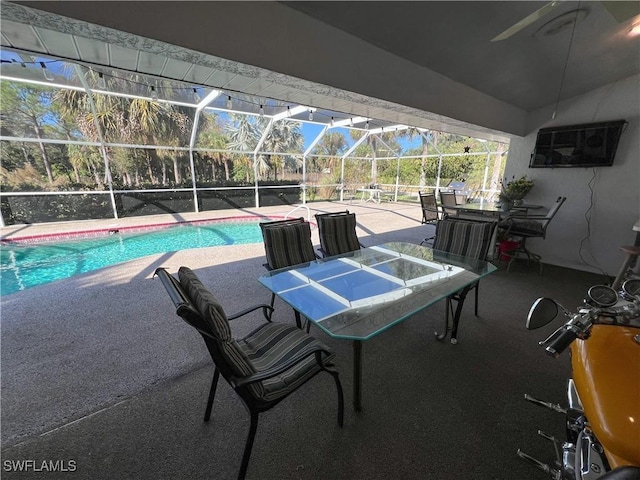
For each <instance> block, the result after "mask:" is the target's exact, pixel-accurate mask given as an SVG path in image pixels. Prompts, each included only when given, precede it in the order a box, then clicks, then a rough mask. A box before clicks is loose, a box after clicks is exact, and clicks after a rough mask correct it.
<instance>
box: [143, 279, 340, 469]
mask: <svg viewBox="0 0 640 480" xmlns="http://www.w3.org/2000/svg"><path fill="white" fill-rule="evenodd" d="M155 275H157V276H158V277H159V278H160V280H161V282H162V284H163V286H164V288H165V290H166V291H167V293H168V294H169V297H170V298H171V300H172V302H173V304H174V306H175V308H176V314H177V315H178V316H180V317H181V318H182V319H183V320H184V321H185V322H187V323H188V324H189V325H190V326H192V327H193V328H195V329H196V330H197V331H198V333H200V335H201V336H202V339H203V340H204V343H205V345H206V346H207V350H208V351H209V355H210V356H211V359H212V360H213V364H214V371H213V380H212V382H211V388H210V390H209V397H208V400H207V405H206V409H205V414H204V421H205V422H208V421H209V418H210V417H211V408H212V406H213V400H214V397H215V393H216V387H217V384H218V379H219V377H220V374H222V377H223V378H224V379H225V380H226V381H227V383H229V385H230V386H231V388H233V390H234V391H235V392H236V394H237V395H238V396H239V397H240V400H241V401H242V402H243V403H244V405H245V406H246V408H247V410H248V411H249V415H250V417H251V423H250V426H249V434H248V436H247V440H246V443H245V447H244V453H243V455H242V463H241V465H240V472H239V473H238V479H239V480H243V479H244V478H245V475H246V473H247V468H248V465H249V458H250V457H251V450H252V448H253V443H254V440H255V436H256V431H257V428H258V416H259V414H260V413H262V412H265V411H267V410H269V409H271V408H273V407H275V406H276V405H277V404H278V403H280V402H281V401H282V400H284V399H285V398H287V397H288V396H289V395H290V394H292V393H293V392H295V391H296V390H297V389H298V388H299V387H301V386H302V385H304V384H305V383H306V382H308V381H309V380H311V379H312V378H313V377H315V376H316V375H317V374H318V373H320V372H327V373H329V374H330V375H331V376H332V377H333V379H334V381H335V384H336V389H337V393H338V425H339V426H340V427H342V425H343V418H344V398H343V393H342V385H341V383H340V377H339V375H338V371H337V370H336V369H335V367H334V365H333V363H332V362H333V359H334V356H335V354H334V353H333V352H332V351H331V349H330V348H329V347H327V346H326V345H324V344H323V343H322V342H320V341H318V340H316V339H315V338H314V337H312V336H310V335H309V334H308V333H305V332H303V331H302V330H300V329H299V328H296V327H294V326H293V325H286V324H282V323H275V322H271V313H272V311H273V308H272V307H270V306H269V305H256V306H254V307H251V308H249V309H246V310H244V311H242V312H240V313H238V314H236V315H230V316H227V315H226V314H225V312H224V310H223V308H222V306H221V305H220V303H218V300H217V299H216V298H215V296H214V295H213V294H212V293H211V292H210V291H209V290H208V289H207V288H206V287H205V286H204V285H203V284H202V282H201V281H200V279H199V278H198V277H197V276H196V275H195V273H194V272H193V271H192V270H191V269H189V268H187V267H180V269H179V271H178V279H176V278H175V277H174V276H173V275H171V274H169V273H168V272H167V271H166V270H165V269H164V268H158V269H157V270H156V271H155ZM259 309H262V313H263V314H264V317H265V319H266V322H264V323H263V324H262V325H260V326H259V327H258V328H256V329H255V330H254V331H253V332H251V333H249V335H247V336H246V337H244V338H242V339H234V338H233V336H232V332H231V327H230V324H229V321H230V320H234V319H236V318H239V317H241V316H244V315H246V314H247V313H250V312H253V311H256V310H259Z"/></svg>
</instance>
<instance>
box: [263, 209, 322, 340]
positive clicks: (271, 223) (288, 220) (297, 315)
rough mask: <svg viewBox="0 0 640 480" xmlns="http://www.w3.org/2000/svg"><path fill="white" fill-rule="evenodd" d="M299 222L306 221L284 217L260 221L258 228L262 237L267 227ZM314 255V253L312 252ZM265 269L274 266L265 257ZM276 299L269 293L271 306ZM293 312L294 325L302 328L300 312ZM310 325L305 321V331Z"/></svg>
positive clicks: (270, 268)
mask: <svg viewBox="0 0 640 480" xmlns="http://www.w3.org/2000/svg"><path fill="white" fill-rule="evenodd" d="M300 223H307V221H306V220H305V219H304V218H302V217H297V218H285V219H283V220H270V221H268V222H261V223H260V230H261V231H262V238H263V239H264V231H265V229H267V228H277V227H279V226H284V225H295V224H300ZM265 249H266V245H265ZM314 255H315V253H314ZM315 257H316V258H319V257H318V255H315ZM262 265H263V266H264V267H265V268H266V269H267V270H269V271H271V270H274V268H273V267H272V266H271V265H270V264H269V259H268V257H267V262H266V263H263V264H262ZM287 266H290V267H291V266H293V265H287ZM275 301H276V294H275V293H272V294H271V302H270V303H269V305H270V306H271V307H272V308H273V305H274V303H275ZM293 313H294V315H295V319H296V325H297V326H298V328H302V318H301V316H300V312H298V311H297V310H296V309H294V310H293ZM310 327H311V325H310V323H307V326H306V330H307V332H308V331H309V328H310Z"/></svg>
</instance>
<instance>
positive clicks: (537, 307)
mask: <svg viewBox="0 0 640 480" xmlns="http://www.w3.org/2000/svg"><path fill="white" fill-rule="evenodd" d="M557 316H558V304H557V303H556V301H555V300H553V299H551V298H546V297H541V298H539V299H537V300H536V301H535V302H533V305H531V309H530V310H529V315H527V330H536V329H537V328H540V327H544V326H545V325H548V324H549V323H551V322H552V321H553V319H554V318H556V317H557Z"/></svg>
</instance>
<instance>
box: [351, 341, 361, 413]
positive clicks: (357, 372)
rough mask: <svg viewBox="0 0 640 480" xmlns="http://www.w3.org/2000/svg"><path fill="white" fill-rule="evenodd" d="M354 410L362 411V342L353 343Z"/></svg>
mask: <svg viewBox="0 0 640 480" xmlns="http://www.w3.org/2000/svg"><path fill="white" fill-rule="evenodd" d="M353 409H354V410H355V411H356V412H361V411H362V342H361V341H360V340H354V341H353Z"/></svg>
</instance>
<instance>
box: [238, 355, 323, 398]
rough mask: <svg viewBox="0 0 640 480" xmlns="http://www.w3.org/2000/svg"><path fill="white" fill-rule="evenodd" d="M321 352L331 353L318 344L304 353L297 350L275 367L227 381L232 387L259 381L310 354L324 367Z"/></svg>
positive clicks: (276, 373) (292, 365) (272, 375)
mask: <svg viewBox="0 0 640 480" xmlns="http://www.w3.org/2000/svg"><path fill="white" fill-rule="evenodd" d="M323 352H324V353H326V354H327V355H330V354H331V352H329V351H327V350H325V349H324V348H322V347H321V346H319V345H318V346H316V347H314V348H312V349H311V350H307V351H305V352H304V353H303V352H298V353H297V354H296V355H294V356H293V357H291V358H290V359H289V360H287V361H286V362H284V363H281V364H279V365H276V366H275V367H272V368H269V369H267V370H263V371H262V372H258V373H254V374H252V375H248V376H246V377H242V378H236V377H231V378H230V379H229V382H230V383H231V384H232V385H233V387H234V388H237V387H244V386H247V385H249V384H251V383H255V382H261V381H262V380H266V379H267V378H271V377H275V376H276V375H280V374H281V373H283V372H286V371H287V370H289V369H290V368H291V367H294V366H296V365H297V364H298V363H300V362H301V361H303V360H305V359H306V358H307V357H309V356H310V355H315V356H316V362H317V363H318V366H319V367H321V368H324V364H323V363H322V358H321V353H323Z"/></svg>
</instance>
